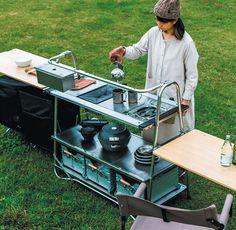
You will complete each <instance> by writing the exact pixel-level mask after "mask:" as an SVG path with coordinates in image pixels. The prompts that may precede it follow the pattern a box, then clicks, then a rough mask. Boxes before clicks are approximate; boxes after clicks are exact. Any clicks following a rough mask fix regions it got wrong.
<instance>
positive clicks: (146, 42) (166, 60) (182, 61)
mask: <svg viewBox="0 0 236 230" xmlns="http://www.w3.org/2000/svg"><path fill="white" fill-rule="evenodd" d="M145 54H147V55H148V60H147V72H146V84H145V88H150V87H153V86H155V85H157V84H160V83H161V82H164V81H176V82H177V83H178V84H179V86H180V94H181V96H182V98H183V99H186V100H190V109H189V111H188V112H187V114H186V115H185V117H184V128H185V130H191V129H193V128H194V120H195V118H194V90H195V89H196V86H197V81H198V70H197V62H198V53H197V50H196V47H195V44H194V42H193V40H192V38H191V37H190V35H189V34H188V33H187V32H185V33H184V36H183V38H182V39H181V40H177V39H176V38H175V37H173V39H171V40H164V39H163V36H162V32H161V30H160V29H159V28H158V27H157V26H155V27H152V28H151V29H150V30H149V31H148V32H146V33H145V34H144V35H143V36H142V38H141V39H140V41H139V42H137V43H136V44H134V45H132V46H128V47H126V53H125V58H127V59H137V58H139V57H140V56H143V55H145ZM163 96H164V97H166V98H174V99H175V100H176V90H175V87H174V86H173V87H170V88H167V89H166V90H165V91H164V93H163ZM177 122H178V121H177ZM167 126H168V125H167ZM177 127H179V124H177ZM165 129H166V128H165ZM171 129H173V126H171ZM178 129H179V128H178Z"/></svg>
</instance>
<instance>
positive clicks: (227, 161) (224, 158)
mask: <svg viewBox="0 0 236 230" xmlns="http://www.w3.org/2000/svg"><path fill="white" fill-rule="evenodd" d="M232 158H233V148H232V144H231V142H230V135H226V138H225V141H224V144H223V145H222V147H221V157H220V164H221V165H222V166H226V167H228V166H231V164H232Z"/></svg>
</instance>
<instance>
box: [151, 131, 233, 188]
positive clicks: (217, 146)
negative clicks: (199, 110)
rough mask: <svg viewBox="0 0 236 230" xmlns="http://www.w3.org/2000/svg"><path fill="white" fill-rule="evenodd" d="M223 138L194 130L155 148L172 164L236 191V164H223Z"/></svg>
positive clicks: (157, 152) (156, 153) (160, 155)
mask: <svg viewBox="0 0 236 230" xmlns="http://www.w3.org/2000/svg"><path fill="white" fill-rule="evenodd" d="M223 142H224V140H222V139H220V138H218V137H215V136H212V135H210V134H207V133H204V132H202V131H199V130H197V129H194V130H192V131H190V132H188V133H186V134H184V135H183V136H181V137H179V138H177V139H175V140H173V141H171V142H169V143H167V144H166V145H163V146H161V147H160V148H159V149H157V150H155V151H154V154H155V155H156V156H159V157H161V158H162V159H165V160H167V161H169V162H172V163H173V164H175V165H177V166H179V167H181V168H184V169H186V170H187V171H190V172H193V173H195V174H197V175H199V176H202V177H204V178H206V179H208V180H211V181H213V182H215V183H217V184H220V185H222V186H224V187H226V188H229V189H231V190H234V191H236V165H232V166H230V167H223V166H221V165H220V152H221V146H222V144H223Z"/></svg>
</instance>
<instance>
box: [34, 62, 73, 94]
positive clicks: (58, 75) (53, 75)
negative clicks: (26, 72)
mask: <svg viewBox="0 0 236 230" xmlns="http://www.w3.org/2000/svg"><path fill="white" fill-rule="evenodd" d="M35 69H36V72H37V78H38V83H40V84H42V85H45V86H47V87H50V88H53V89H57V90H59V91H62V92H64V91H66V90H69V89H71V88H74V87H75V81H74V74H75V72H74V71H72V70H68V69H65V68H63V67H60V66H56V65H53V64H49V63H47V64H44V65H41V66H38V67H36V68H35Z"/></svg>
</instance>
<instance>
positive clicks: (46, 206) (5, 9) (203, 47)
mask: <svg viewBox="0 0 236 230" xmlns="http://www.w3.org/2000/svg"><path fill="white" fill-rule="evenodd" d="M154 3H155V1H154V0H152V1H147V0H140V1H135V0H66V1H55V0H47V1H46V0H39V1H33V0H28V1H24V0H19V1H12V0H8V1H3V0H0V6H1V7H0V19H1V20H0V28H1V37H0V38H1V39H0V47H1V49H0V52H2V51H6V50H10V49H13V48H19V49H23V50H26V51H29V52H32V53H35V54H38V55H40V56H44V57H47V58H49V57H52V56H55V55H56V54H58V53H61V52H62V51H65V50H72V51H74V53H75V54H77V56H78V61H79V65H80V68H81V69H82V70H85V71H86V72H89V73H93V74H96V75H98V76H101V77H104V78H110V62H109V60H108V53H109V51H110V50H111V49H112V48H114V47H117V46H120V45H129V44H132V43H135V42H137V41H138V40H139V38H140V37H141V36H142V35H143V33H145V32H146V31H147V30H148V29H149V28H150V27H152V26H154V25H155V21H154V18H153V15H152V9H153V5H154ZM181 3H182V19H183V21H184V22H185V26H186V29H187V31H188V32H189V33H190V34H191V36H192V37H193V39H194V41H195V42H196V46H197V49H198V51H199V55H200V59H199V83H198V88H197V90H196V93H195V97H196V128H198V129H200V130H202V131H205V132H207V133H210V134H213V135H215V136H217V137H220V138H225V135H226V134H228V133H229V134H231V136H232V138H233V140H234V141H236V52H235V48H236V26H235V21H236V13H235V12H236V2H235V0H227V1H226V0H198V1H196V0H182V1H181ZM124 66H125V68H126V72H127V75H126V80H125V82H126V83H127V84H128V85H130V86H133V87H139V88H142V87H143V86H144V81H145V70H146V57H143V58H141V59H139V60H137V61H127V60H125V61H124ZM1 109H3V108H1ZM5 131H6V127H3V126H0V229H76V228H77V229H82V230H83V229H119V213H118V208H117V206H115V205H114V204H112V203H111V202H109V201H107V200H105V199H104V198H102V197H100V196H98V195H97V194H95V193H94V192H91V191H89V190H88V189H86V188H84V187H82V186H81V185H79V184H77V183H74V182H69V181H64V180H60V179H58V178H57V177H56V176H55V175H54V172H53V159H52V157H51V156H50V154H46V153H44V152H41V151H39V150H37V149H34V148H32V147H31V146H29V145H28V144H27V143H24V140H23V139H22V138H21V136H20V135H18V134H17V133H15V132H13V131H10V132H8V133H5ZM199 144H200V143H199ZM235 179H236V178H235ZM190 192H191V195H192V200H177V201H175V202H173V205H176V206H178V207H185V208H200V207H203V206H207V205H209V204H211V203H215V204H216V205H217V206H219V208H221V207H222V204H223V201H224V198H225V196H226V194H227V193H228V192H232V191H229V190H227V189H225V188H222V187H221V186H218V185H216V184H214V183H212V182H209V181H206V180H204V179H203V178H200V177H198V176H196V175H192V174H190ZM233 194H234V196H235V197H236V193H235V192H234V193H233ZM235 207H236V202H235V201H234V210H233V218H232V219H231V221H230V224H229V229H231V230H234V229H236V215H235V213H236V208H235Z"/></svg>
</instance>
